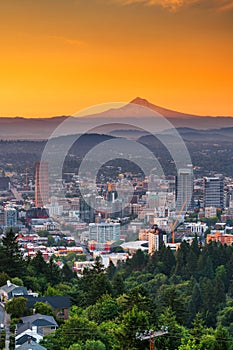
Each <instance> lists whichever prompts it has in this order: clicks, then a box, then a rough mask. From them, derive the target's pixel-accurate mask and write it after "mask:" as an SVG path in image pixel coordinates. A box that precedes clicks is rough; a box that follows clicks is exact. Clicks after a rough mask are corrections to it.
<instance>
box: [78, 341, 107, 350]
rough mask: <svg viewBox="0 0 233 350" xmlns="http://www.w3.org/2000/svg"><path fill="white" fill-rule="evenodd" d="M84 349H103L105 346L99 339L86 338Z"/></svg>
mask: <svg viewBox="0 0 233 350" xmlns="http://www.w3.org/2000/svg"><path fill="white" fill-rule="evenodd" d="M83 349H84V350H105V349H106V347H105V345H104V344H103V343H102V341H100V340H87V341H86V343H85V346H84V348H83Z"/></svg>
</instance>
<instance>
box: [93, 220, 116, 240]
mask: <svg viewBox="0 0 233 350" xmlns="http://www.w3.org/2000/svg"><path fill="white" fill-rule="evenodd" d="M120 235H121V228H120V224H119V223H115V222H101V223H95V224H93V223H92V224H89V239H90V240H93V241H96V242H98V243H105V242H108V241H118V240H119V239H120Z"/></svg>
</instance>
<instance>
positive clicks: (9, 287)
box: [0, 283, 27, 294]
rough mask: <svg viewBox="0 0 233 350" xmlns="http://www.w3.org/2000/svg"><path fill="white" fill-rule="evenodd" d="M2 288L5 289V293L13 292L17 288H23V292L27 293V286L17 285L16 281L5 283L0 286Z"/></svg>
mask: <svg viewBox="0 0 233 350" xmlns="http://www.w3.org/2000/svg"><path fill="white" fill-rule="evenodd" d="M0 289H1V290H3V291H4V292H5V293H7V294H8V293H11V292H12V291H14V290H15V289H16V290H21V291H23V293H24V294H25V293H26V294H27V288H25V287H21V286H17V285H16V284H14V283H9V284H5V285H4V286H2V287H0Z"/></svg>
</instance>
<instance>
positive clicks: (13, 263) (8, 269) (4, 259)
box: [0, 229, 25, 278]
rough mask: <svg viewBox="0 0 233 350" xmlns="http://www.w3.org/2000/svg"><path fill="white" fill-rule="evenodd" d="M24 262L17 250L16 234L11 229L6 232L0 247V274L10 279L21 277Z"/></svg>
mask: <svg viewBox="0 0 233 350" xmlns="http://www.w3.org/2000/svg"><path fill="white" fill-rule="evenodd" d="M24 268H25V262H24V261H23V257H22V254H21V252H20V250H19V246H18V242H17V234H15V233H14V231H13V230H12V229H9V230H7V231H6V233H5V236H3V238H2V246H1V247H0V272H5V273H7V274H8V275H9V276H10V277H20V278H21V277H23V275H24V272H25V271H24Z"/></svg>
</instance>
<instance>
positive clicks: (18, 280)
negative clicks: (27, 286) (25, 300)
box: [11, 277, 23, 287]
mask: <svg viewBox="0 0 233 350" xmlns="http://www.w3.org/2000/svg"><path fill="white" fill-rule="evenodd" d="M11 282H12V283H14V284H16V286H21V287H23V280H22V279H21V278H19V277H14V278H12V279H11Z"/></svg>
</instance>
